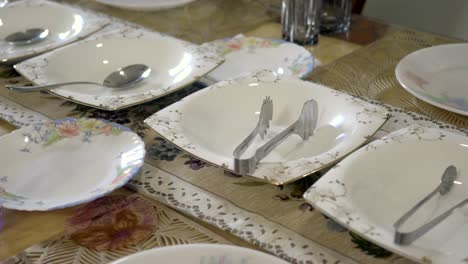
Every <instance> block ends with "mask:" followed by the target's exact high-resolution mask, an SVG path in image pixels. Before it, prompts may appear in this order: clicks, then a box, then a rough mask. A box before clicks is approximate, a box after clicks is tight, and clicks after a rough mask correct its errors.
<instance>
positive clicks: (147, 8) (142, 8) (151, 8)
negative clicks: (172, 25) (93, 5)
mask: <svg viewBox="0 0 468 264" xmlns="http://www.w3.org/2000/svg"><path fill="white" fill-rule="evenodd" d="M95 1H96V2H98V3H100V4H103V5H106V6H111V7H115V8H119V9H125V10H134V11H148V12H150V11H158V10H166V9H171V8H176V7H180V6H183V5H187V4H190V3H192V2H195V1H197V0H180V1H181V2H179V3H176V4H168V5H154V6H129V5H117V4H112V3H108V2H105V0H104V1H103V0H95ZM172 1H173V0H170V1H167V2H166V3H170V2H172Z"/></svg>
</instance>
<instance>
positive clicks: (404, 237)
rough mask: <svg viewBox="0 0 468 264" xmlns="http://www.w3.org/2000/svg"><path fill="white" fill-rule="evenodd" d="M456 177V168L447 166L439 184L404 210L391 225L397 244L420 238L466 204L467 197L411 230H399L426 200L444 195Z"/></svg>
mask: <svg viewBox="0 0 468 264" xmlns="http://www.w3.org/2000/svg"><path fill="white" fill-rule="evenodd" d="M456 177H457V168H456V167H455V166H453V165H451V166H448V167H447V168H446V169H445V171H444V173H443V174H442V178H441V181H440V184H439V185H438V186H437V187H436V188H435V189H434V190H433V191H432V192H431V193H429V194H428V195H427V196H426V197H424V198H423V199H422V200H421V201H419V202H418V203H417V204H416V205H415V206H414V207H413V208H411V209H410V210H409V211H408V212H406V213H405V214H404V215H403V216H402V217H400V218H399V219H398V220H397V221H396V222H395V224H394V225H393V227H394V228H395V238H394V242H395V244H399V245H409V244H411V243H412V242H413V241H415V240H416V239H418V238H420V237H421V236H422V235H424V234H425V233H427V232H428V231H429V230H431V229H432V228H433V227H434V226H436V225H437V224H439V223H440V222H442V220H444V219H445V218H447V217H448V216H449V215H451V214H452V212H453V210H455V209H457V208H459V207H462V206H464V205H465V204H468V199H466V200H464V201H462V202H460V203H458V204H457V205H455V206H453V207H452V208H450V209H449V210H447V211H446V212H444V213H442V214H440V215H439V216H437V217H435V218H434V219H432V220H431V221H429V222H427V223H425V224H423V225H422V226H420V227H418V228H416V229H415V230H413V231H411V232H401V231H399V228H400V227H401V226H402V225H403V224H404V223H405V222H406V221H407V220H408V219H409V218H410V217H411V216H412V215H414V213H416V211H417V210H418V209H419V208H420V207H421V206H423V205H424V204H425V203H426V202H427V201H429V200H430V199H431V198H432V197H434V196H435V195H437V194H440V195H441V196H444V195H446V194H447V193H448V192H449V191H450V190H451V189H452V186H453V184H454V181H455V178H456Z"/></svg>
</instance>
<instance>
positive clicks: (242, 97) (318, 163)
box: [145, 71, 388, 185]
mask: <svg viewBox="0 0 468 264" xmlns="http://www.w3.org/2000/svg"><path fill="white" fill-rule="evenodd" d="M266 96H270V97H271V99H272V100H273V109H274V110H273V120H272V123H271V127H270V129H269V133H268V134H267V136H266V137H265V140H269V139H271V138H272V137H273V136H274V135H276V134H278V133H280V132H281V131H282V130H284V129H286V128H287V127H288V126H290V125H291V124H292V123H293V122H295V121H296V120H297V119H298V117H299V114H300V112H301V109H302V106H303V104H304V103H305V102H306V101H308V100H310V99H314V100H316V101H317V102H318V108H319V119H318V124H317V129H316V130H315V132H314V135H313V136H312V137H311V138H309V139H308V140H306V141H303V140H302V139H301V138H300V137H299V136H297V135H294V136H291V137H288V138H286V139H285V140H284V141H283V142H282V143H281V144H280V145H279V146H278V147H276V148H275V149H274V150H273V151H272V152H271V153H270V154H269V155H268V156H267V157H265V159H263V160H262V161H261V162H260V163H259V164H258V166H257V169H256V170H255V172H254V173H253V174H252V175H248V176H251V177H254V178H256V179H258V180H263V181H268V182H270V183H274V184H278V185H282V184H287V183H289V182H292V181H295V180H298V179H300V178H302V177H304V176H306V175H309V174H310V173H313V172H315V171H317V170H320V169H323V168H325V167H327V166H330V165H331V164H333V163H335V162H337V161H338V160H339V159H341V158H342V157H344V156H345V155H347V154H348V153H350V152H351V151H354V150H355V149H356V148H358V147H359V146H361V145H362V144H363V143H364V142H365V141H366V140H367V139H368V137H369V136H371V135H373V134H374V133H375V132H376V131H377V130H378V129H379V128H380V127H381V126H382V125H383V123H385V121H386V120H387V118H388V112H387V111H386V110H385V109H384V108H383V107H381V106H377V105H371V104H369V103H366V102H364V101H362V100H360V99H357V98H353V97H352V96H350V95H347V94H344V93H341V92H338V91H335V90H332V89H330V88H327V87H324V86H321V85H318V84H315V83H311V82H305V81H302V80H300V79H297V78H291V77H279V76H278V75H277V74H276V73H274V72H270V71H262V72H259V73H255V74H250V75H247V76H243V77H239V78H236V79H232V80H227V81H223V82H219V83H217V84H215V85H212V86H210V87H208V88H205V89H203V90H201V91H198V92H196V93H193V94H191V95H189V96H187V97H185V98H184V99H183V100H181V101H179V102H177V103H174V104H172V105H171V106H169V107H166V108H164V109H163V110H161V111H159V112H157V113H156V114H154V115H153V116H151V117H150V118H148V119H146V120H145V122H146V123H147V124H148V125H150V126H151V127H152V128H153V129H155V130H156V131H157V132H158V133H159V134H160V135H162V136H163V137H165V138H167V139H168V140H170V141H171V142H172V143H174V144H175V145H177V146H179V147H180V148H182V149H183V150H185V151H187V152H188V153H191V154H192V155H194V156H196V157H198V158H200V159H203V160H205V161H208V162H210V163H213V164H215V165H217V166H220V167H223V168H225V169H228V170H231V171H234V158H233V156H232V152H233V151H234V149H235V148H236V147H237V145H238V144H239V143H240V142H242V140H243V139H244V138H245V137H246V136H247V135H248V134H249V133H250V132H251V131H252V130H253V129H254V128H255V126H256V124H257V122H258V115H259V111H260V108H261V104H262V101H263V100H264V99H265V97H266ZM265 140H263V141H262V140H257V141H255V142H254V144H253V145H252V147H250V148H249V149H251V150H253V149H256V148H258V147H260V146H261V145H262V144H264V143H266V142H265ZM247 155H249V154H248V153H246V154H245V158H247V157H248V156H247Z"/></svg>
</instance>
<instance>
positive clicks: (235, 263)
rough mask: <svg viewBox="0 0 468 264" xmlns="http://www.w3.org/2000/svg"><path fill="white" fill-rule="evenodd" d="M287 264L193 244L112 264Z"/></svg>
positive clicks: (264, 256) (260, 254) (230, 249)
mask: <svg viewBox="0 0 468 264" xmlns="http://www.w3.org/2000/svg"><path fill="white" fill-rule="evenodd" d="M154 263H173V264H182V263H184V264H201V263H207V264H208V263H210V264H211V263H226V264H227V263H229V264H266V263H268V264H287V263H288V262H286V261H284V260H281V259H279V258H277V257H274V256H272V255H269V254H266V253H263V252H260V251H256V250H252V249H247V248H242V247H236V246H228V245H216V244H192V245H181V246H170V247H162V248H156V249H151V250H147V251H143V252H141V253H137V254H134V255H130V256H128V257H124V258H122V259H119V260H117V261H115V262H112V264H154Z"/></svg>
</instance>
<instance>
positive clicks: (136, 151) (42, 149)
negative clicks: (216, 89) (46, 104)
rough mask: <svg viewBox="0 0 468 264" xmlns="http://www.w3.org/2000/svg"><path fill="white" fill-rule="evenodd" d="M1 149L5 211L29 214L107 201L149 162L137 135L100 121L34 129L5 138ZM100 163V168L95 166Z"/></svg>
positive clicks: (1, 190)
mask: <svg viewBox="0 0 468 264" xmlns="http://www.w3.org/2000/svg"><path fill="white" fill-rule="evenodd" d="M0 144H1V145H2V150H1V151H0V152H3V154H5V153H9V154H8V157H5V159H3V161H2V162H0V163H2V164H3V165H2V167H4V168H5V169H4V170H3V171H2V173H3V174H4V175H2V177H0V178H1V180H0V201H1V203H2V206H3V207H6V208H11V209H18V210H28V211H29V210H41V211H42V210H43V211H45V210H52V209H58V208H64V207H70V206H73V205H76V204H80V203H84V202H87V201H90V200H94V199H96V198H98V197H100V196H103V195H105V194H107V193H109V192H110V191H112V190H114V189H116V188H119V187H121V186H122V185H124V184H125V183H126V182H127V181H128V180H130V179H131V178H132V177H133V176H134V175H135V174H136V173H137V172H138V171H139V169H140V167H141V165H142V164H143V160H144V156H145V150H144V143H143V141H142V140H141V139H140V138H139V137H138V136H137V135H136V134H135V133H133V132H131V131H130V130H129V129H128V128H126V127H123V126H121V125H118V124H115V123H110V122H107V121H104V120H98V119H74V118H65V119H60V120H57V121H55V122H50V121H46V122H44V123H40V124H33V125H31V126H29V127H24V128H21V129H19V130H16V131H14V132H12V133H11V134H9V135H6V136H4V137H2V138H1V140H0ZM109 144H112V145H113V146H110V145H109ZM15 150H16V151H15ZM85 153H86V154H85ZM95 155H96V156H95ZM10 156H11V157H10ZM98 157H99V158H100V160H101V162H99V163H95V162H93V161H95V160H96V159H97V158H98ZM5 164H9V166H7V167H5ZM22 164H23V165H22ZM24 164H29V166H25V165H24ZM32 166H34V168H33V167H32ZM67 190H68V191H67Z"/></svg>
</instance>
